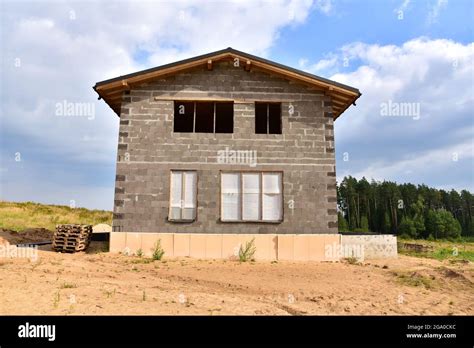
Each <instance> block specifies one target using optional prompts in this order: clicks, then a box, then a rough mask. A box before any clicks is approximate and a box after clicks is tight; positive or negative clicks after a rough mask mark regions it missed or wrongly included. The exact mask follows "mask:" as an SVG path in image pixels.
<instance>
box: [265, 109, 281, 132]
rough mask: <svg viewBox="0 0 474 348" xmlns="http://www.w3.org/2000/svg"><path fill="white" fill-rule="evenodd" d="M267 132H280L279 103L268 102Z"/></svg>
mask: <svg viewBox="0 0 474 348" xmlns="http://www.w3.org/2000/svg"><path fill="white" fill-rule="evenodd" d="M268 134H281V104H280V103H278V104H268Z"/></svg>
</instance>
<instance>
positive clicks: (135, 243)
mask: <svg viewBox="0 0 474 348" xmlns="http://www.w3.org/2000/svg"><path fill="white" fill-rule="evenodd" d="M119 233H120V232H119ZM126 233H127V239H126V245H125V248H127V250H128V252H129V253H130V254H131V255H133V254H135V253H136V252H137V250H138V249H141V248H142V234H143V233H139V232H126ZM142 251H143V249H142Z"/></svg>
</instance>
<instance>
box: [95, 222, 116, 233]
mask: <svg viewBox="0 0 474 348" xmlns="http://www.w3.org/2000/svg"><path fill="white" fill-rule="evenodd" d="M92 231H93V232H94V233H95V232H112V226H110V225H107V224H97V225H94V226H92Z"/></svg>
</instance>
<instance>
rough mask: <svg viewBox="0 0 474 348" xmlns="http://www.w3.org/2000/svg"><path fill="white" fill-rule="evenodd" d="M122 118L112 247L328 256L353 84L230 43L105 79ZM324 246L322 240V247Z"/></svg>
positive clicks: (102, 89)
mask: <svg viewBox="0 0 474 348" xmlns="http://www.w3.org/2000/svg"><path fill="white" fill-rule="evenodd" d="M94 90H95V91H96V92H97V93H98V94H99V98H101V99H103V100H104V101H105V102H106V103H107V104H108V105H109V106H110V108H111V109H112V110H113V111H114V112H115V113H116V114H117V116H118V117H119V119H120V130H119V134H118V154H117V172H116V179H115V180H116V181H115V201H114V202H115V203H114V215H113V216H114V218H113V232H112V235H111V246H110V248H111V251H123V250H126V251H127V252H131V253H133V252H134V251H136V250H137V249H141V250H142V251H143V252H144V253H149V252H150V250H151V248H152V247H153V245H154V243H156V241H157V240H158V239H160V240H161V244H162V246H163V248H164V249H165V253H166V254H165V255H167V256H194V257H200V258H204V257H209V258H227V257H232V255H235V253H236V250H238V248H239V246H240V245H241V244H242V243H244V242H245V241H248V240H250V239H253V238H254V241H255V245H256V248H257V252H256V258H260V259H310V260H313V259H314V260H321V259H327V258H328V256H327V255H328V252H327V245H332V244H333V243H336V244H337V243H340V236H339V235H338V229H337V212H336V169H335V158H334V121H335V120H336V119H337V118H338V117H339V116H341V114H342V113H343V112H344V111H345V110H346V109H347V108H348V107H350V106H351V105H352V104H354V103H355V101H356V100H357V98H359V96H360V95H361V94H360V92H359V91H358V90H357V89H356V88H353V87H349V86H346V85H343V84H340V83H337V82H334V81H330V80H327V79H324V78H321V77H318V76H315V75H311V74H308V73H306V72H303V71H299V70H296V69H293V68H290V67H287V66H284V65H281V64H278V63H275V62H272V61H269V60H266V59H263V58H259V57H256V56H253V55H250V54H247V53H244V52H240V51H237V50H234V49H232V48H227V49H224V50H221V51H217V52H213V53H209V54H205V55H202V56H198V57H194V58H190V59H186V60H183V61H179V62H176V63H171V64H167V65H163V66H159V67H156V68H152V69H148V70H144V71H139V72H137V73H133V74H129V75H124V76H120V77H117V78H113V79H110V80H106V81H102V82H98V83H97V84H96V85H95V86H94ZM325 246H326V249H325Z"/></svg>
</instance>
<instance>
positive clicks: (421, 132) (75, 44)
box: [0, 0, 474, 209]
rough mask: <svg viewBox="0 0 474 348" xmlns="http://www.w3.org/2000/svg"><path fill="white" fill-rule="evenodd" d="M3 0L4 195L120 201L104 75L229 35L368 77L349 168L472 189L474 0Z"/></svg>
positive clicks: (114, 125) (353, 117)
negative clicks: (85, 109) (75, 112)
mask: <svg viewBox="0 0 474 348" xmlns="http://www.w3.org/2000/svg"><path fill="white" fill-rule="evenodd" d="M0 6H1V8H0V17H1V18H0V29H1V32H0V34H1V40H0V45H1V57H2V59H1V65H0V69H1V70H0V73H1V75H0V76H1V79H0V101H1V109H0V199H3V200H14V201H27V200H28V201H37V202H44V203H54V204H64V205H69V204H71V203H73V204H75V205H76V206H84V207H89V208H102V209H111V208H112V205H113V191H114V177H115V157H116V144H117V133H118V117H117V116H116V115H115V114H114V113H113V112H112V111H111V110H110V109H109V108H108V107H107V105H106V104H105V103H104V102H103V101H98V100H97V95H96V93H95V92H94V91H93V90H92V86H93V85H94V84H95V82H97V81H101V80H104V79H107V78H112V77H116V76H118V75H123V74H126V73H130V72H133V71H137V70H140V69H145V68H150V67H153V66H157V65H161V64H164V63H169V62H172V61H175V60H179V59H184V58H188V57H192V56H195V55H198V54H203V53H207V52H210V51H215V50H219V49H223V48H226V47H229V46H231V47H233V48H236V49H238V50H242V51H245V52H248V53H252V54H255V55H259V56H262V57H265V58H268V59H271V60H274V61H277V62H279V63H282V64H286V65H289V66H292V67H295V68H299V69H302V70H306V71H308V72H311V73H314V74H317V75H320V76H323V77H327V78H331V79H334V80H336V81H339V82H342V83H346V84H349V85H351V86H354V87H357V88H359V89H360V91H361V92H362V93H363V95H362V97H361V98H360V99H359V101H358V102H357V106H356V107H351V108H350V109H349V110H348V111H347V112H346V113H344V114H343V115H342V116H341V117H340V118H339V119H338V120H337V122H336V124H335V132H336V158H337V168H338V170H337V175H338V178H339V179H340V178H342V177H343V176H344V175H353V176H356V177H362V176H365V177H367V178H368V179H371V178H374V179H376V180H384V179H386V180H394V181H397V182H412V183H415V184H418V183H425V184H427V185H431V186H435V187H438V188H444V189H451V188H455V189H463V188H466V189H469V190H471V191H474V178H473V175H474V174H473V173H474V145H473V142H474V140H473V139H474V43H473V41H474V34H473V33H474V31H473V26H474V25H473V21H472V16H473V13H474V12H473V11H474V9H473V3H472V1H469V0H466V1H463V0H458V1H451V0H450V1H449V2H448V1H447V0H425V1H422V0H418V1H415V0H411V1H410V0H393V1H392V0H387V1H376V0H365V1H363V0H358V1H356V0H354V1H349V0H339V1H336V0H334V1H331V0H319V1H317V0H316V1H310V0H308V1H303V0H301V1H277V0H274V1H263V2H262V1H205V2H202V1H201V2H199V1H170V2H158V1H112V0H111V1H100V2H99V1H74V2H72V1H71V2H67V1H51V2H41V1H34V2H25V1H5V0H0ZM68 102H72V103H76V105H79V104H82V103H88V104H85V105H89V106H92V107H93V108H94V109H93V114H85V115H84V116H67V115H64V114H61V112H58V105H63V104H64V103H68ZM407 106H410V108H409V109H405V110H404V111H401V112H398V113H397V110H396V108H397V107H398V108H400V107H407ZM382 110H385V111H382ZM387 110H388V111H387ZM399 111H400V110H399ZM397 115H398V116H397ZM71 201H72V202H71Z"/></svg>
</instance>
